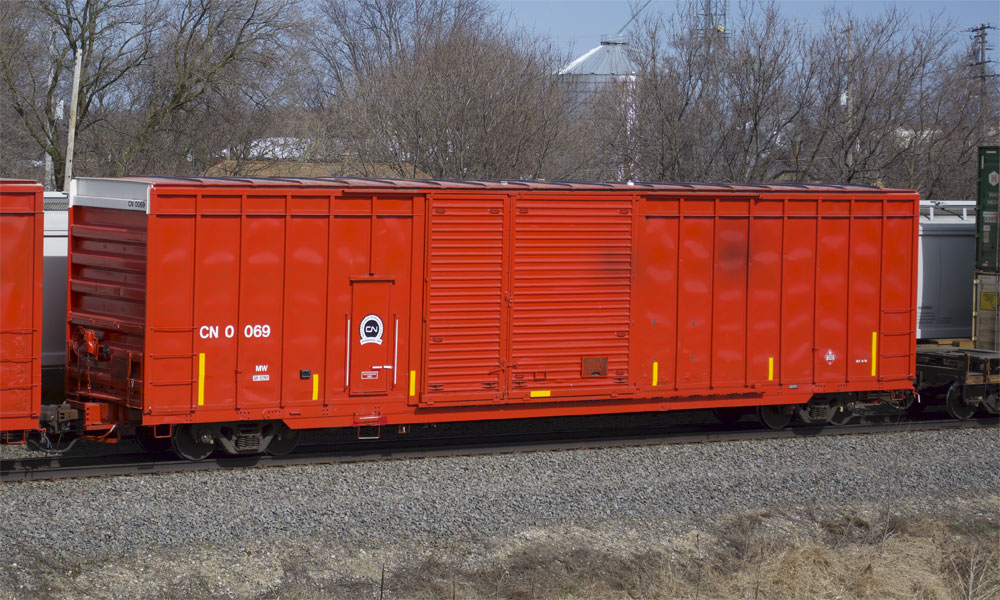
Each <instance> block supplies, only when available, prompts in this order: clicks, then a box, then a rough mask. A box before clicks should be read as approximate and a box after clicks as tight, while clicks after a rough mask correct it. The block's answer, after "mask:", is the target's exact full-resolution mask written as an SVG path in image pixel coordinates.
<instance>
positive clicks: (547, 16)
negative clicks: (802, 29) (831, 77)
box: [495, 0, 1000, 66]
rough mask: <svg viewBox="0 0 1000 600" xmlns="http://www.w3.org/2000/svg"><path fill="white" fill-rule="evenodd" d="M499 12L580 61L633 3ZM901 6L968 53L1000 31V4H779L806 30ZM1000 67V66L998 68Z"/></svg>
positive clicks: (850, 0) (796, 0)
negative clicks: (826, 19)
mask: <svg viewBox="0 0 1000 600" xmlns="http://www.w3.org/2000/svg"><path fill="white" fill-rule="evenodd" d="M495 2H496V4H497V7H498V8H499V9H500V10H501V11H503V12H508V13H509V14H510V15H511V17H512V18H513V19H514V21H515V22H516V23H519V24H521V25H523V26H524V27H526V28H527V29H529V30H532V31H534V32H535V33H537V34H539V35H543V36H546V37H548V38H549V39H550V40H552V42H553V43H554V44H555V46H556V47H557V48H558V49H559V50H560V51H563V52H568V53H570V54H571V55H572V56H579V55H580V54H583V53H584V52H586V51H587V50H589V49H590V48H592V47H594V46H596V45H597V44H599V43H600V40H601V35H602V34H613V33H615V32H616V31H617V30H618V29H619V28H620V27H621V26H622V25H624V24H625V22H626V21H628V19H629V16H630V13H629V2H628V1H627V0H495ZM739 2H740V0H730V2H729V12H730V15H731V16H730V22H732V21H733V20H734V19H733V18H732V15H734V14H735V13H736V12H737V11H738V7H739ZM891 4H896V6H898V7H899V8H902V9H904V10H906V11H907V12H909V13H910V15H911V18H912V19H914V20H915V21H920V20H924V19H928V18H930V17H932V16H935V15H941V16H942V17H944V18H945V19H948V20H952V21H954V22H955V24H956V25H955V28H954V34H955V35H956V36H957V38H956V39H958V40H959V41H960V42H961V44H962V46H963V48H964V47H965V45H966V44H967V43H968V39H969V36H970V34H968V33H964V32H962V30H963V29H968V28H970V27H975V26H977V25H979V24H980V23H988V24H992V25H994V26H1000V1H998V0H951V1H947V0H945V1H942V0H933V1H932V0H898V1H897V2H895V3H893V2H886V1H883V0H778V5H779V7H780V8H781V10H782V11H783V12H784V13H785V14H786V15H788V16H790V17H793V18H795V19H799V20H801V21H802V22H803V24H804V25H805V26H806V27H816V26H818V25H819V24H820V23H822V19H823V10H824V8H826V7H827V6H830V5H833V6H836V7H838V8H850V9H851V10H852V11H853V12H854V14H856V15H858V16H859V17H864V16H866V15H869V14H877V13H879V12H881V11H883V10H884V9H885V8H886V6H887V5H891ZM676 6H677V0H653V1H652V2H651V3H650V5H649V7H647V8H646V11H647V12H648V11H667V12H673V11H674V10H675V7H676ZM989 39H990V42H991V44H990V45H991V46H993V48H994V50H993V52H992V53H991V54H992V57H993V60H1000V31H997V30H991V31H990V36H989ZM998 66H1000V65H998Z"/></svg>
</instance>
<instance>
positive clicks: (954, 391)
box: [944, 381, 978, 421]
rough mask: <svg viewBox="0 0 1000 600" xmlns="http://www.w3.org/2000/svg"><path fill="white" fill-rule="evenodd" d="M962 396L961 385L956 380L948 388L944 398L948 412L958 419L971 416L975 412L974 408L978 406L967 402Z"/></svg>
mask: <svg viewBox="0 0 1000 600" xmlns="http://www.w3.org/2000/svg"><path fill="white" fill-rule="evenodd" d="M963 396H964V394H963V393H962V386H961V385H959V383H958V382H957V381H956V382H955V383H953V384H951V387H950V388H948V394H947V395H946V396H945V399H944V403H945V406H947V407H948V414H949V415H951V417H952V418H953V419H958V420H959V421H964V420H966V419H968V418H969V417H971V416H972V415H973V414H975V412H976V408H978V407H977V406H976V405H975V404H969V403H967V402H966V401H965V399H964V398H963Z"/></svg>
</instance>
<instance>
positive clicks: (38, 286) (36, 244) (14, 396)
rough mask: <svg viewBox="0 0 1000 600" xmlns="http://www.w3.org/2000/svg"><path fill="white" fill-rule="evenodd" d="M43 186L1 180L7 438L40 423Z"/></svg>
mask: <svg viewBox="0 0 1000 600" xmlns="http://www.w3.org/2000/svg"><path fill="white" fill-rule="evenodd" d="M43 191H44V190H43V188H42V185H41V184H39V183H37V182H34V181H25V180H20V179H0V436H2V437H3V439H4V440H5V441H10V442H17V441H22V440H23V439H24V437H25V435H26V434H27V432H28V431H35V430H38V429H39V427H40V424H39V418H40V414H41V403H42V388H41V379H42V261H43V258H42V242H43V232H44V225H45V223H44V216H43V213H42V204H43Z"/></svg>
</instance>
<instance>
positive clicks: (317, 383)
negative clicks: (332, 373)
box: [313, 374, 319, 400]
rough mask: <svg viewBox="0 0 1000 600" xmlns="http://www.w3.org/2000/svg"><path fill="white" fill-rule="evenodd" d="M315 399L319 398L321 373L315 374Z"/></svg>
mask: <svg viewBox="0 0 1000 600" xmlns="http://www.w3.org/2000/svg"><path fill="white" fill-rule="evenodd" d="M313 400H319V375H318V374H315V375H313Z"/></svg>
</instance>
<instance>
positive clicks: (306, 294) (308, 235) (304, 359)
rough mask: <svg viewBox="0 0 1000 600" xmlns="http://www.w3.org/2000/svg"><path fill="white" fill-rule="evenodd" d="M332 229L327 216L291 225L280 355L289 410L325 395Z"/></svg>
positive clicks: (295, 220) (290, 222) (291, 221)
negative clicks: (282, 338)
mask: <svg viewBox="0 0 1000 600" xmlns="http://www.w3.org/2000/svg"><path fill="white" fill-rule="evenodd" d="M324 208H325V207H324ZM329 226H330V218H329V217H327V216H308V217H307V216H292V217H289V218H288V221H287V227H288V248H287V251H286V256H285V261H286V262H285V267H286V269H285V299H284V307H285V314H284V325H283V330H284V332H285V335H284V346H283V348H282V351H281V354H282V356H283V357H284V359H283V364H284V367H283V369H284V370H283V372H282V381H283V385H282V399H283V402H284V404H285V405H286V406H296V405H304V406H309V405H311V404H313V403H316V402H321V401H322V400H324V399H325V397H326V394H325V393H324V390H325V389H326V385H327V381H326V373H325V372H324V365H325V364H326V339H327V333H328V332H327V312H326V300H327V298H326V296H327V286H328V285H329V281H328V275H329V271H330V269H329V262H328V256H329V248H328V241H329V239H330V232H329V230H328V228H329ZM304 371H305V372H304Z"/></svg>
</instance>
